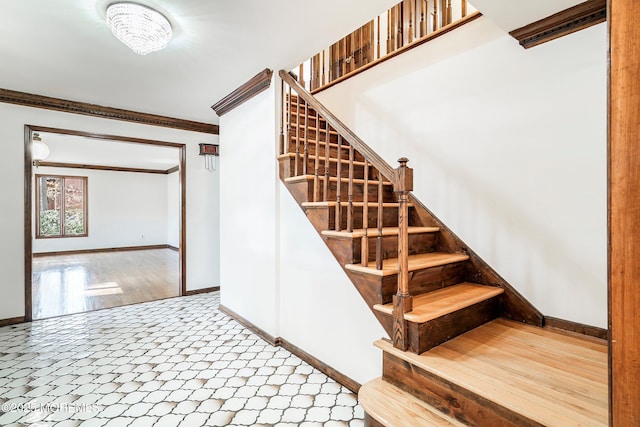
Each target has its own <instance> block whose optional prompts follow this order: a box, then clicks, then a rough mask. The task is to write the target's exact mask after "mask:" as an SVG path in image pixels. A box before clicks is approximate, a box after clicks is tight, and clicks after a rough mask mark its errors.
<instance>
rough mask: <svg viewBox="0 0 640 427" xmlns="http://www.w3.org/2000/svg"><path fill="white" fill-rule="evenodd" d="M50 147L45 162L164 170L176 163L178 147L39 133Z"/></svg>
mask: <svg viewBox="0 0 640 427" xmlns="http://www.w3.org/2000/svg"><path fill="white" fill-rule="evenodd" d="M39 134H40V137H41V138H42V142H44V143H45V144H46V145H47V146H48V147H49V150H50V154H49V157H47V159H46V161H47V162H57V163H76V164H83V165H100V166H120V167H128V168H142V169H161V170H167V169H170V168H172V167H174V166H177V165H178V163H179V159H180V157H179V155H180V153H179V150H178V148H175V147H159V146H154V145H148V144H132V143H127V142H118V141H107V140H101V139H95V138H85V137H80V136H73V135H61V134H56V133H48V132H39Z"/></svg>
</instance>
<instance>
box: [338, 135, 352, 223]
mask: <svg viewBox="0 0 640 427" xmlns="http://www.w3.org/2000/svg"><path fill="white" fill-rule="evenodd" d="M354 155H355V150H354V149H353V145H351V144H349V187H348V190H347V232H348V233H351V232H352V231H353V157H354ZM338 179H340V178H338Z"/></svg>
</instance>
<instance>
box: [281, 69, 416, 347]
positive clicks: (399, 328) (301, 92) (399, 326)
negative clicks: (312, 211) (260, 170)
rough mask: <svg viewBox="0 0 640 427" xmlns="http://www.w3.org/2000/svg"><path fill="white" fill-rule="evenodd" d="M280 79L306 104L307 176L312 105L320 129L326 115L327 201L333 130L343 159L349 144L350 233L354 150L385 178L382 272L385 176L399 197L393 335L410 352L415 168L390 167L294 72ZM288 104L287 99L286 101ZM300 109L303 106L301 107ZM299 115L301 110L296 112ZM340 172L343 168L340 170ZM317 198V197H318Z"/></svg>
mask: <svg viewBox="0 0 640 427" xmlns="http://www.w3.org/2000/svg"><path fill="white" fill-rule="evenodd" d="M279 75H280V78H281V79H282V81H283V84H282V96H283V98H284V96H285V95H284V83H286V84H287V85H289V98H291V89H293V90H295V92H296V93H297V95H298V97H300V98H302V99H303V100H304V102H305V104H304V108H305V114H304V117H305V133H304V153H303V174H305V175H306V174H307V166H308V165H307V161H308V157H307V156H308V132H307V126H308V107H309V106H311V107H312V108H313V109H314V110H315V111H316V114H317V116H316V126H319V123H318V117H319V116H322V117H323V118H324V120H325V122H326V135H327V143H326V144H325V150H326V151H325V162H327V163H325V180H324V184H325V191H324V197H325V200H326V194H327V190H326V188H328V187H326V186H327V185H328V175H326V174H327V170H328V167H327V166H326V165H328V161H329V160H328V158H329V149H328V147H329V129H330V128H333V129H335V130H336V131H337V133H338V157H340V149H341V146H342V142H341V141H342V139H345V140H346V141H347V142H348V143H349V191H348V193H349V200H348V205H347V206H348V210H347V218H348V219H347V224H348V225H347V231H348V232H352V231H353V230H352V228H351V226H352V216H353V212H352V210H353V203H352V193H353V160H354V149H355V150H357V151H358V153H360V154H361V155H362V156H363V157H364V159H365V169H366V170H368V163H371V165H372V166H373V167H374V168H376V169H377V170H378V172H379V173H380V174H381V175H382V176H380V177H378V214H377V215H378V237H377V239H378V240H377V245H376V269H378V270H382V255H381V253H382V240H381V239H382V234H381V233H382V225H383V224H382V208H383V205H384V202H383V200H382V185H383V184H382V181H383V177H384V178H386V179H388V180H389V181H390V182H391V184H392V185H393V191H394V192H395V193H397V194H398V286H397V292H396V294H395V295H394V296H393V333H392V337H391V338H392V340H393V345H394V347H396V348H398V349H401V350H407V348H408V347H409V342H408V339H407V338H408V337H407V322H406V320H405V318H404V314H405V313H408V312H410V311H412V310H413V297H412V296H411V295H410V294H409V193H410V192H411V191H412V190H413V169H411V168H409V167H407V162H408V161H409V160H408V159H407V158H406V157H402V158H400V159H398V162H399V163H400V166H399V167H398V168H397V169H394V168H392V167H391V165H389V164H388V163H387V162H386V161H385V160H384V159H383V158H382V157H380V156H379V155H378V154H377V153H376V152H375V151H373V150H372V149H371V147H369V146H368V145H367V144H366V143H365V142H364V141H363V140H362V139H360V138H359V137H358V136H357V135H356V134H355V133H354V132H353V131H352V130H351V129H349V128H348V127H347V126H346V125H345V124H344V123H342V122H341V121H340V120H339V119H338V118H337V117H336V116H334V115H333V113H331V111H329V109H328V108H327V107H325V106H324V105H322V103H321V102H320V101H318V100H317V99H316V98H315V97H314V96H313V95H312V94H311V93H309V92H308V91H307V90H306V89H305V88H304V86H302V85H301V84H300V83H298V79H297V78H295V77H294V76H292V75H291V74H290V73H288V72H286V71H284V70H280V72H279ZM282 103H283V105H284V99H283V100H282ZM298 108H299V107H298ZM296 111H298V112H299V110H296ZM284 122H285V120H284V112H283V117H282V120H281V128H280V138H281V140H280V147H281V152H282V151H283V150H284V146H285V137H284ZM288 123H289V126H290V123H291V109H289V120H288ZM299 128H300V127H299V122H298V119H296V141H298V142H299V141H300V136H299ZM287 135H289V137H290V129H288V130H287ZM317 141H318V138H317V137H316V151H317ZM299 154H300V153H299V146H298V144H296V157H295V158H296V161H295V174H296V175H298V156H299ZM317 160H318V157H317V155H316V165H315V177H316V178H315V179H316V180H317V179H318V178H317V177H318V166H317ZM340 165H341V162H338V166H337V167H338V168H339V167H340ZM338 170H339V169H338ZM340 176H341V175H340V173H337V178H338V184H337V188H338V195H337V204H336V210H339V209H340V196H339V194H340V193H339V191H340V187H341V185H340V181H339V180H340ZM364 182H365V187H366V185H367V178H366V176H365V180H364ZM317 192H318V189H317V185H316V186H314V195H315V194H317ZM368 192H369V190H368V188H365V191H364V194H363V196H364V203H363V229H364V236H363V238H362V241H363V243H362V249H363V251H362V253H363V255H362V257H361V258H362V263H363V265H366V263H367V257H368V249H367V245H368V236H367V228H368V226H367V225H366V224H367V219H368V213H367V212H368V203H367V200H368ZM314 197H315V196H314Z"/></svg>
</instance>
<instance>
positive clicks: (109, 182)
mask: <svg viewBox="0 0 640 427" xmlns="http://www.w3.org/2000/svg"><path fill="white" fill-rule="evenodd" d="M177 151H178V150H177V149H176V152H177ZM34 173H36V174H40V175H66V176H86V177H87V189H88V192H87V201H88V207H87V213H88V219H89V223H88V230H89V233H88V234H89V235H88V236H87V237H73V238H62V239H55V238H47V239H33V252H34V253H39V252H56V251H70V250H81V249H101V248H121V247H127V246H145V245H164V244H167V230H168V227H167V210H168V203H167V175H160V174H148V173H131V172H115V171H100V170H88V169H66V168H50V167H39V168H34ZM175 191H176V192H177V188H176V189H175ZM34 194H35V187H34ZM34 206H35V205H34ZM34 227H35V221H34ZM34 233H35V231H34Z"/></svg>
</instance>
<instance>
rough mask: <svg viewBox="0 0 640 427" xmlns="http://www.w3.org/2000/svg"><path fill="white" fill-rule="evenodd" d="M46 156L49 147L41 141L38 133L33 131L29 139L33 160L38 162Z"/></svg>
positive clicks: (47, 155)
mask: <svg viewBox="0 0 640 427" xmlns="http://www.w3.org/2000/svg"><path fill="white" fill-rule="evenodd" d="M47 157H49V147H47V145H46V144H45V143H44V142H42V138H40V134H38V133H34V134H33V138H32V140H31V158H32V159H33V160H34V161H35V162H39V161H42V160H45V159H46V158H47Z"/></svg>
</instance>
